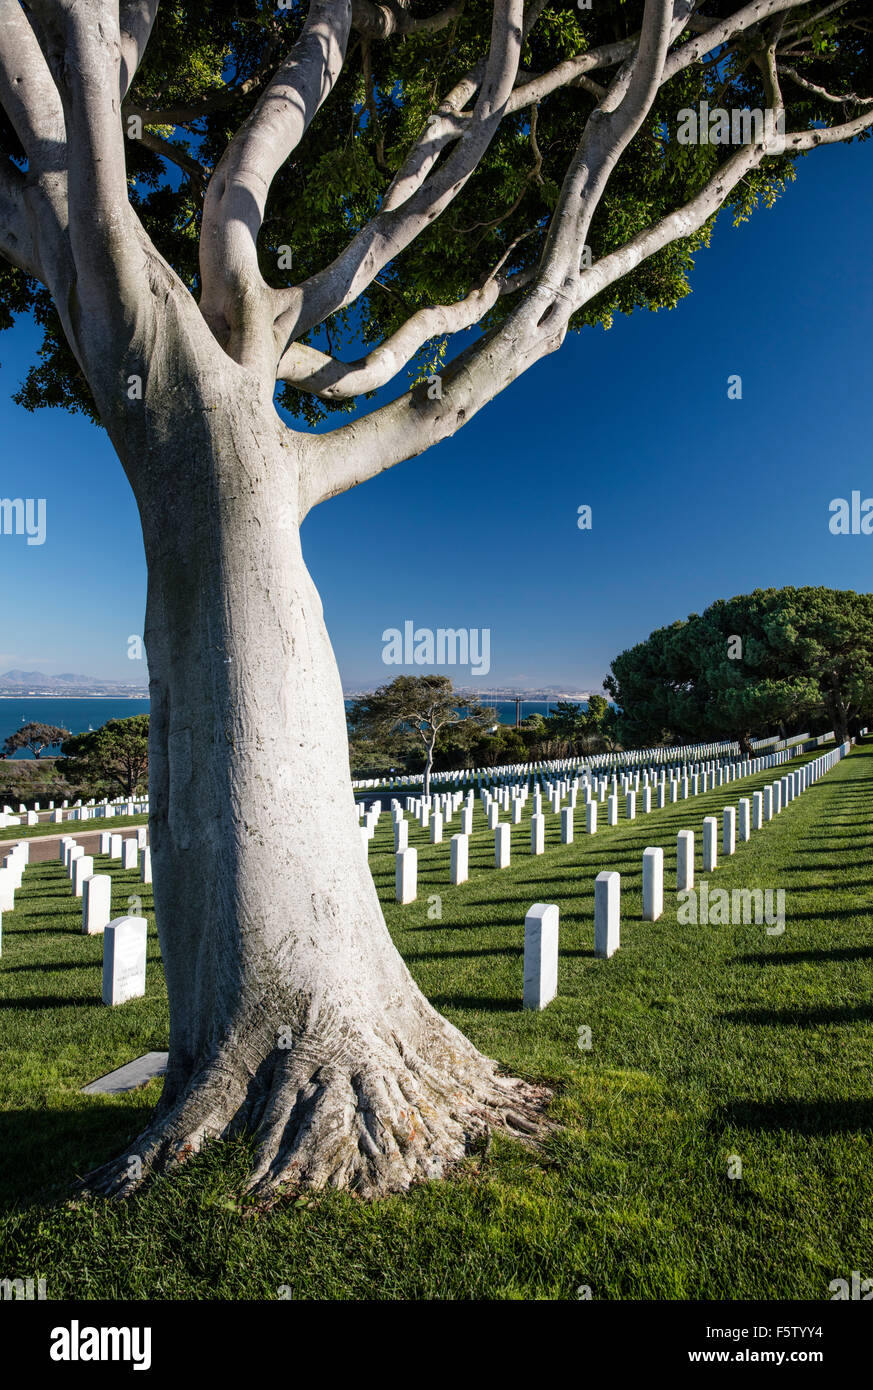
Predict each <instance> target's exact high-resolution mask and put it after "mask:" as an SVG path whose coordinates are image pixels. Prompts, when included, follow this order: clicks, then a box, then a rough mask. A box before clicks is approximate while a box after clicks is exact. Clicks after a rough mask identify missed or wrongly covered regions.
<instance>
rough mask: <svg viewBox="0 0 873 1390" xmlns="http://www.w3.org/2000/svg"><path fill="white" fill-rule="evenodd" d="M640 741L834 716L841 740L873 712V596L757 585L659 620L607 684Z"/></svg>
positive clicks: (743, 732)
mask: <svg viewBox="0 0 873 1390" xmlns="http://www.w3.org/2000/svg"><path fill="white" fill-rule="evenodd" d="M605 684H606V686H607V688H608V689H609V690H610V691H611V692H612V694H613V696H614V698H615V700H616V701H617V702H618V704H619V705H620V706H621V711H622V713H621V724H622V728H623V731H624V734H625V736H626V737H627V738H628V739H630V740H632V741H633V742H635V743H649V742H657V741H660V740H661V738H662V737H663V735H664V732H665V731H667V730H669V731H670V733H671V734H672V735H673V736H674V737H677V738H679V739H680V740H687V739H713V738H724V737H725V736H726V735H728V736H730V737H733V738H735V739H737V740H738V741H739V743H740V745H741V746H742V747H743V748H744V749H745V750H746V751H748V750H749V748H750V740H751V737H752V735H757V736H758V737H761V736H764V735H766V734H769V733H772V732H773V731H774V730H776V729H784V728H791V729H792V730H794V731H798V732H799V731H800V728H801V726H802V725H803V724H804V723H805V722H806V721H807V720H826V721H827V723H828V726H829V727H832V728H833V730H834V733H835V734H836V736H837V739H838V741H843V740H844V739H846V738H848V736H849V726H850V722H851V721H852V720H855V719H857V718H858V717H859V716H862V715H863V716H867V715H873V594H858V593H855V592H854V591H853V590H839V589H825V588H812V587H807V588H801V589H795V588H787V589H756V590H755V591H754V593H751V594H740V595H738V596H737V597H736V598H731V599H718V600H717V601H716V602H715V603H712V604H710V606H709V607H708V608H706V609H705V610H704V611H703V613H701V614H696V613H692V614H691V616H690V617H689V618H687V619H686V620H685V621H684V622H676V623H672V624H671V625H670V626H669V627H663V628H658V629H657V631H655V632H653V633H651V635H650V636H649V637H647V638H646V640H645V641H644V642H639V643H638V644H637V645H636V646H634V647H631V648H629V650H628V651H625V652H622V653H621V654H620V655H619V656H617V657H616V659H615V661H613V663H612V671H611V673H610V675H609V676H608V677H607V679H606V682H605Z"/></svg>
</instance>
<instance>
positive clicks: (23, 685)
mask: <svg viewBox="0 0 873 1390" xmlns="http://www.w3.org/2000/svg"><path fill="white" fill-rule="evenodd" d="M146 685H147V679H146V680H139V681H136V680H132V681H119V680H106V679H103V678H101V677H100V676H80V675H76V674H74V673H72V672H70V671H64V672H61V674H59V675H57V676H48V675H46V673H45V672H44V671H20V670H12V671H4V672H3V674H2V675H0V694H3V693H6V694H20V693H31V692H45V693H47V694H57V695H72V694H77V695H81V694H87V693H89V692H91V691H95V690H99V691H120V692H122V693H123V694H128V693H129V692H130V691H133V690H144V689H145V688H146Z"/></svg>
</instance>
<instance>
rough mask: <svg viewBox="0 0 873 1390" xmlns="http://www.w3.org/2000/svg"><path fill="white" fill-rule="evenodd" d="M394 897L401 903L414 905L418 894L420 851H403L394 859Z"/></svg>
mask: <svg viewBox="0 0 873 1390" xmlns="http://www.w3.org/2000/svg"><path fill="white" fill-rule="evenodd" d="M394 864H395V871H394V895H395V897H396V898H397V901H398V902H399V903H412V902H415V898H416V895H417V892H418V887H417V884H418V850H417V849H402V850H400V852H399V853H398V854H396V855H395V857H394Z"/></svg>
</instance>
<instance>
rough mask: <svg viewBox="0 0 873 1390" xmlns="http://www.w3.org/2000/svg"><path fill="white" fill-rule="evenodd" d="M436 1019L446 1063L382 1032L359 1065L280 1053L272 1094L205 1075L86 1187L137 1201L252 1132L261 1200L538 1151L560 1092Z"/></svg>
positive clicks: (248, 1082)
mask: <svg viewBox="0 0 873 1390" xmlns="http://www.w3.org/2000/svg"><path fill="white" fill-rule="evenodd" d="M435 1018H436V1019H438V1020H439V1023H440V1024H441V1025H442V1027H441V1029H439V1030H438V1033H437V1039H436V1041H437V1042H438V1046H437V1047H436V1049H434V1048H433V1046H431V1047H429V1048H428V1051H429V1052H433V1051H434V1050H436V1052H437V1053H438V1054H439V1055H438V1057H437V1059H436V1060H428V1059H426V1058H425V1057H423V1056H422V1055H420V1054H419V1053H417V1052H416V1051H414V1050H413V1049H411V1048H410V1047H409V1046H408V1045H405V1044H403V1043H402V1042H401V1040H400V1039H399V1038H397V1037H396V1036H391V1037H390V1038H384V1037H382V1038H380V1037H377V1036H376V1035H374V1034H373V1033H371V1034H370V1037H369V1038H367V1039H365V1040H364V1039H359V1042H360V1043H363V1042H364V1041H366V1044H367V1045H366V1046H360V1047H356V1048H355V1049H354V1054H355V1055H351V1056H350V1055H349V1048H348V1047H347V1046H346V1047H344V1048H343V1049H342V1052H341V1053H340V1055H339V1056H331V1057H329V1058H327V1059H325V1060H324V1061H322V1062H319V1063H314V1058H315V1057H316V1056H317V1054H318V1051H319V1049H318V1048H317V1047H315V1046H313V1043H312V1041H311V1040H308V1045H306V1046H300V1047H299V1048H292V1049H290V1050H288V1051H278V1052H277V1053H275V1054H273V1055H272V1056H271V1058H270V1059H268V1070H269V1072H270V1076H269V1084H268V1085H267V1086H264V1084H263V1076H262V1075H260V1076H259V1078H258V1081H257V1084H256V1083H255V1081H254V1079H253V1078H252V1077H251V1075H249V1076H248V1077H246V1078H242V1077H234V1076H229V1075H228V1071H227V1066H226V1063H223V1064H222V1065H221V1066H218V1065H216V1066H214V1067H206V1068H203V1069H201V1071H200V1072H199V1073H198V1075H197V1077H196V1078H195V1079H194V1081H193V1083H192V1084H191V1085H190V1086H189V1087H188V1088H187V1089H186V1091H185V1092H184V1093H183V1095H182V1096H180V1098H179V1099H178V1101H177V1103H176V1104H175V1105H174V1106H173V1107H172V1109H171V1110H170V1112H169V1113H167V1114H164V1115H161V1113H160V1107H159V1109H158V1113H157V1114H156V1116H155V1119H154V1120H153V1122H152V1123H151V1124H150V1125H149V1127H148V1128H147V1129H146V1130H144V1131H143V1133H142V1134H141V1135H140V1136H139V1138H138V1139H137V1140H135V1141H134V1143H133V1144H132V1145H131V1147H130V1149H129V1150H128V1151H127V1153H126V1154H125V1155H123V1156H122V1157H120V1158H117V1159H115V1160H113V1161H112V1162H111V1163H108V1164H105V1165H104V1166H103V1167H101V1168H99V1169H97V1170H95V1171H94V1172H92V1173H90V1174H88V1175H87V1177H86V1178H85V1179H84V1180H83V1186H84V1187H85V1188H86V1189H87V1190H88V1191H90V1192H93V1193H96V1194H100V1195H104V1196H112V1197H125V1196H128V1195H130V1194H131V1193H133V1192H134V1191H135V1190H136V1189H137V1188H138V1187H139V1185H140V1183H141V1182H142V1181H143V1180H144V1178H145V1177H146V1176H147V1175H148V1174H149V1173H156V1172H163V1173H166V1172H169V1171H171V1170H172V1169H173V1168H175V1167H178V1166H179V1165H180V1164H182V1163H184V1162H185V1161H186V1160H187V1159H188V1158H190V1157H191V1156H192V1155H193V1154H195V1153H197V1152H198V1151H199V1150H200V1149H201V1148H202V1147H203V1146H204V1144H206V1143H207V1142H208V1141H209V1140H210V1139H212V1138H218V1137H226V1136H229V1135H231V1134H236V1133H240V1132H241V1131H245V1130H248V1131H249V1132H252V1131H253V1132H254V1138H255V1150H254V1158H253V1162H252V1167H251V1171H250V1173H249V1176H248V1180H247V1183H246V1188H245V1191H246V1193H247V1194H248V1195H249V1196H251V1197H253V1198H255V1199H257V1200H268V1199H269V1198H271V1197H274V1196H276V1195H277V1194H279V1193H281V1192H283V1191H286V1190H287V1189H288V1188H289V1187H290V1188H306V1189H313V1190H318V1189H321V1188H325V1187H334V1188H344V1189H348V1190H349V1191H352V1192H354V1193H356V1194H357V1195H359V1196H361V1197H364V1198H376V1197H381V1196H385V1195H386V1194H388V1193H389V1192H402V1191H405V1190H406V1189H408V1188H410V1187H411V1186H413V1185H414V1184H416V1183H419V1182H424V1181H426V1180H428V1179H432V1178H441V1177H444V1176H445V1175H446V1173H447V1172H448V1170H449V1169H450V1168H451V1167H452V1166H453V1165H454V1164H456V1163H458V1162H460V1161H461V1160H462V1159H463V1158H464V1157H465V1155H467V1154H469V1153H470V1152H471V1151H472V1150H474V1149H475V1148H477V1147H478V1146H480V1145H481V1143H482V1142H483V1140H485V1141H487V1139H488V1137H489V1136H490V1134H491V1132H492V1131H503V1132H504V1133H508V1134H512V1135H513V1136H514V1137H516V1138H520V1139H522V1140H523V1142H525V1143H531V1142H535V1141H536V1140H537V1139H538V1137H539V1136H541V1135H542V1134H543V1133H544V1132H545V1131H546V1130H547V1129H548V1128H549V1125H548V1122H547V1121H546V1120H545V1117H544V1110H545V1107H546V1105H547V1103H548V1100H549V1099H550V1095H551V1093H550V1092H549V1091H548V1089H547V1088H545V1087H543V1086H537V1085H534V1084H531V1083H529V1082H525V1081H521V1080H519V1079H517V1078H513V1077H505V1076H500V1075H498V1073H497V1068H496V1064H495V1063H494V1062H491V1061H489V1060H488V1059H487V1058H485V1057H483V1056H481V1055H480V1054H479V1053H478V1052H477V1051H476V1050H475V1048H473V1047H472V1045H471V1044H470V1043H468V1042H467V1040H466V1039H465V1038H464V1037H463V1035H462V1034H460V1033H458V1032H457V1030H455V1029H454V1028H452V1027H451V1025H450V1024H448V1023H447V1022H446V1020H444V1019H441V1018H439V1015H435V1014H433V1012H431V1014H430V1019H429V1024H430V1027H431V1029H433V1021H434V1019H435ZM428 1041H429V1042H431V1043H433V1042H434V1038H433V1036H431V1038H429V1039H428ZM355 1056H356V1057H357V1058H358V1059H359V1060H358V1062H357V1063H356V1060H355ZM216 1073H217V1074H216Z"/></svg>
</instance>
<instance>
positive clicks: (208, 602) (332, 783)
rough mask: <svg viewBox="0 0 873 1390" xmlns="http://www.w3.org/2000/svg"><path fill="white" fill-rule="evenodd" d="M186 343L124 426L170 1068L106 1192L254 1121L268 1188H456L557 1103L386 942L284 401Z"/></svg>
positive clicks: (111, 1171) (99, 1176) (108, 1176)
mask: <svg viewBox="0 0 873 1390" xmlns="http://www.w3.org/2000/svg"><path fill="white" fill-rule="evenodd" d="M195 338H197V341H195V342H194V343H193V344H191V343H186V342H185V341H184V336H180V337H179V338H177V337H176V335H174V334H173V333H172V332H171V331H170V330H169V328H165V331H164V334H163V335H162V338H161V342H160V344H159V345H158V346H156V349H155V357H154V358H153V359H152V360H151V362H150V364H149V371H148V389H147V390H146V392H145V398H144V400H143V402H142V403H141V405H142V408H143V409H144V411H145V417H146V426H147V427H146V428H145V430H142V431H140V430H138V429H136V428H135V429H133V430H132V432H131V435H130V436H124V433H123V431H121V430H120V429H119V427H118V425H117V424H116V426H115V429H114V436H115V439H116V443H117V445H119V448H120V452H121V453H122V456H123V459H124V462H125V464H126V467H127V469H128V473H129V476H130V477H131V481H132V483H133V486H134V491H135V493H136V496H137V501H138V503H139V507H140V513H141V516H142V522H143V533H144V539H145V550H146V558H147V562H148V573H149V580H148V605H147V618H146V627H145V644H146V649H147V653H148V661H149V672H150V679H151V725H150V734H149V755H150V756H149V780H150V797H151V818H150V838H151V846H152V865H153V875H154V897H155V912H156V917H157V927H158V934H159V937H160V943H161V952H162V956H163V963H164V969H165V972H166V979H167V987H168V992H169V1003H170V1057H169V1069H168V1072H167V1076H166V1081H165V1084H164V1091H163V1095H162V1098H161V1101H160V1104H159V1106H158V1109H157V1112H156V1114H155V1117H154V1120H153V1123H152V1124H150V1126H149V1127H148V1129H147V1130H146V1131H145V1133H144V1134H142V1135H141V1136H139V1138H138V1140H136V1141H135V1142H134V1143H133V1144H132V1145H131V1147H130V1148H129V1150H128V1151H127V1153H126V1154H125V1155H123V1156H122V1157H121V1158H120V1159H119V1160H117V1161H113V1162H112V1163H110V1164H108V1165H106V1166H105V1167H104V1168H103V1169H101V1170H98V1171H97V1172H96V1173H94V1174H92V1175H91V1176H90V1178H89V1183H90V1185H91V1186H92V1187H93V1188H95V1189H97V1190H100V1191H106V1192H116V1193H117V1192H126V1191H128V1190H130V1189H131V1188H132V1187H133V1186H135V1185H136V1182H137V1181H138V1176H139V1172H140V1169H141V1171H142V1172H143V1174H145V1173H147V1172H148V1171H149V1170H150V1169H154V1168H157V1169H163V1168H166V1167H167V1166H168V1165H171V1164H172V1163H173V1162H176V1161H179V1160H182V1159H184V1158H186V1157H187V1156H189V1155H190V1154H192V1153H194V1152H196V1151H197V1149H198V1148H199V1147H200V1146H201V1144H202V1143H203V1141H204V1140H206V1139H208V1138H210V1137H214V1136H219V1135H228V1134H234V1133H237V1132H240V1131H242V1130H247V1131H250V1132H253V1133H254V1134H255V1135H256V1138H257V1150H256V1155H255V1159H254V1164H253V1168H252V1174H251V1186H252V1187H253V1188H255V1189H257V1190H259V1191H261V1192H264V1191H272V1190H274V1189H275V1188H276V1187H277V1186H278V1185H279V1184H282V1183H284V1182H286V1181H291V1182H302V1183H304V1184H307V1185H311V1186H315V1187H317V1186H321V1185H322V1184H324V1183H331V1184H335V1185H338V1186H348V1187H352V1188H354V1189H355V1190H357V1191H359V1192H360V1193H362V1194H365V1195H370V1196H373V1195H378V1194H380V1193H382V1192H386V1191H389V1190H393V1189H402V1188H405V1187H407V1186H408V1185H409V1184H410V1183H412V1182H414V1181H416V1180H418V1179H422V1178H425V1177H433V1176H438V1175H440V1174H441V1173H443V1172H444V1171H445V1168H446V1165H447V1164H449V1163H451V1162H453V1161H455V1160H457V1159H459V1158H461V1157H462V1156H463V1155H464V1153H465V1152H467V1151H468V1150H469V1148H470V1147H471V1145H473V1144H474V1143H476V1142H477V1141H478V1140H479V1139H480V1138H481V1137H482V1135H483V1134H484V1133H485V1132H486V1131H487V1130H488V1129H489V1128H490V1127H494V1126H499V1127H506V1126H509V1127H511V1128H514V1129H515V1130H516V1131H519V1130H520V1131H526V1132H530V1131H531V1130H532V1129H533V1127H534V1123H535V1117H536V1114H537V1110H538V1108H539V1106H540V1104H541V1101H542V1093H541V1092H540V1091H538V1090H537V1089H536V1088H533V1087H530V1086H527V1085H525V1084H523V1083H521V1082H519V1081H516V1080H513V1079H509V1078H501V1077H499V1076H498V1075H497V1071H496V1066H495V1064H494V1063H492V1062H490V1061H488V1060H487V1059H486V1058H484V1057H482V1056H481V1055H480V1054H479V1053H478V1052H477V1051H476V1049H475V1048H474V1047H473V1046H472V1045H471V1044H470V1043H469V1042H468V1041H467V1039H466V1038H465V1037H464V1036H463V1035H462V1034H461V1033H459V1032H458V1030H457V1029H456V1028H454V1027H453V1026H452V1025H450V1024H449V1023H448V1022H447V1021H446V1020H445V1019H443V1018H442V1017H441V1016H440V1015H439V1014H437V1013H436V1011H435V1010H434V1009H433V1008H432V1007H431V1006H430V1004H429V1003H428V1002H427V1000H426V999H425V998H424V996H423V995H422V994H421V992H420V990H419V989H418V988H417V986H416V985H415V983H414V981H413V980H412V977H411V976H410V974H409V972H408V971H407V969H406V966H405V965H404V963H403V961H402V959H401V957H400V955H399V954H398V952H397V950H396V949H395V947H394V945H393V943H392V941H391V938H390V935H389V933H388V929H387V927H386V925H385V921H384V917H383V914H382V910H381V907H380V904H379V900H378V897H377V894H376V890H375V887H374V884H373V880H372V877H371V874H370V870H369V867H368V864H367V859H366V855H365V852H364V850H363V847H362V844H361V837H360V830H359V827H358V821H357V817H356V815H355V810H354V797H353V793H352V789H351V780H350V774H349V759H348V740H347V733H346V723H345V708H344V702H343V696H342V689H341V685H340V679H339V673H338V670H337V666H336V661H335V658H334V655H333V652H332V649H331V645H330V641H329V638H328V635H327V632H326V629H325V626H324V621H323V617H322V607H321V602H320V600H319V596H318V594H317V592H316V590H315V587H314V585H313V583H312V580H311V578H310V576H309V574H308V572H307V569H306V566H305V564H304V562H303V557H302V553H301V546H300V536H299V526H298V516H299V510H298V496H297V494H298V484H299V477H298V474H299V460H297V459H296V458H295V457H294V456H293V452H292V450H290V449H289V448H288V446H287V442H286V441H287V432H286V431H283V429H282V428H281V426H280V422H279V421H278V419H277V417H276V413H275V410H274V407H273V404H272V400H271V398H270V397H269V395H267V396H266V398H265V395H264V392H263V391H262V390H260V389H259V388H258V387H257V384H256V383H255V382H254V380H253V379H252V378H251V377H250V376H249V375H248V374H247V373H246V372H244V371H243V369H241V368H238V367H235V366H234V364H232V363H230V364H229V363H228V360H227V358H226V357H224V355H223V354H222V353H221V352H220V350H219V349H218V348H217V347H215V348H214V350H210V348H209V341H210V340H209V339H208V335H207V334H206V331H205V330H204V333H203V335H198V334H195ZM106 408H107V410H110V409H111V406H110V404H109V403H107V406H106ZM125 409H127V407H125ZM138 451H139V452H138ZM131 1157H135V1158H136V1159H138V1160H139V1163H133V1164H132V1163H131V1162H130V1160H131Z"/></svg>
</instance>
